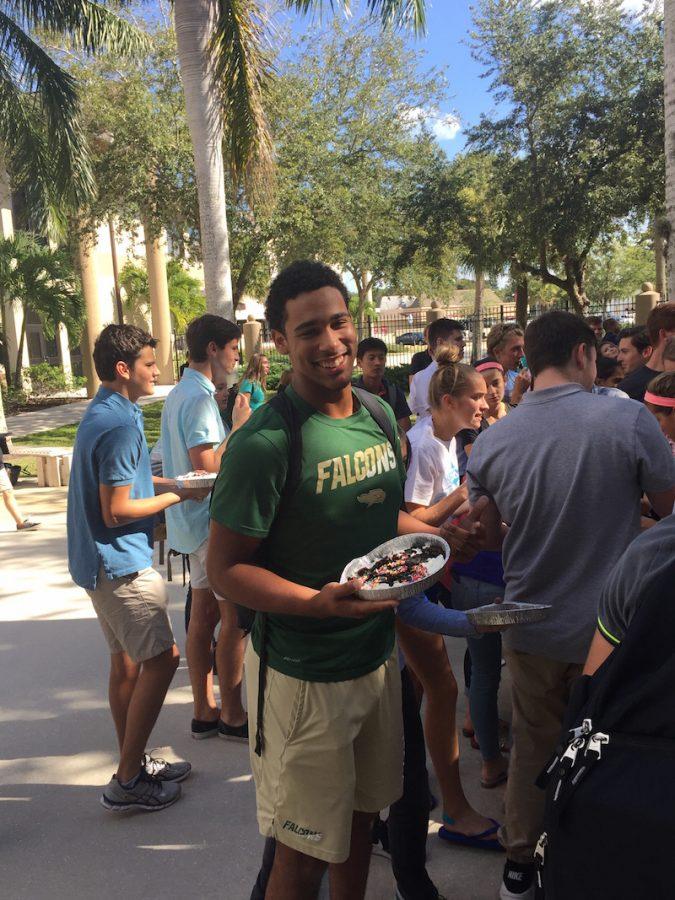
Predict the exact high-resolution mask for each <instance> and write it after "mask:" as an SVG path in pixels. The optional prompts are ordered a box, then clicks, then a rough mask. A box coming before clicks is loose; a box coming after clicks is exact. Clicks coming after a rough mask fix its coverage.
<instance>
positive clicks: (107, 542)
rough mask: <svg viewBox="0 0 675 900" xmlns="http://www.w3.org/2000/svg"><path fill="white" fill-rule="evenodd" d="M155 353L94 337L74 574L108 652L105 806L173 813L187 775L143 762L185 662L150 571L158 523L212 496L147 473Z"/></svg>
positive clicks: (119, 337)
mask: <svg viewBox="0 0 675 900" xmlns="http://www.w3.org/2000/svg"><path fill="white" fill-rule="evenodd" d="M156 344H157V341H156V340H155V339H154V338H153V337H152V336H151V335H149V334H147V333H146V332H144V331H141V329H139V328H135V327H134V326H132V325H108V327H107V328H104V329H103V331H102V332H101V334H100V335H99V336H98V339H97V341H96V344H95V346H94V365H95V367H96V373H97V375H98V377H99V378H100V379H101V387H100V388H99V391H98V393H97V394H96V396H95V397H94V399H93V400H92V401H91V403H90V404H89V407H88V409H87V412H86V413H85V415H84V417H83V419H82V422H81V423H80V426H79V428H78V430H77V436H76V438H75V447H74V450H73V464H72V472H71V477H70V485H69V489H68V516H67V530H68V568H69V570H70V574H71V576H72V578H73V581H74V582H75V583H76V584H78V585H80V587H82V588H84V589H85V590H86V591H87V593H88V594H89V597H90V598H91V601H92V603H93V605H94V609H95V610H96V615H97V616H98V620H99V622H100V624H101V628H102V630H103V633H104V635H105V637H106V640H107V641H108V645H109V648H110V681H109V702H110V710H111V713H112V717H113V721H114V723H115V730H116V732H117V739H118V742H119V747H120V761H119V765H118V767H117V772H116V773H115V775H113V777H112V779H111V781H110V783H109V784H108V785H107V786H106V788H105V789H104V791H103V795H102V797H101V803H102V805H103V806H104V807H105V808H106V809H109V810H116V811H117V810H125V809H129V808H131V807H134V808H139V809H147V810H156V809H163V808H164V807H166V806H169V805H170V804H172V803H174V802H175V801H176V800H178V798H179V797H180V793H181V788H180V784H178V782H180V781H183V780H184V779H185V778H187V776H188V775H189V773H190V768H191V767H190V764H189V763H185V762H184V763H166V762H165V761H164V760H159V759H153V758H152V757H150V756H148V755H147V754H146V753H145V747H146V744H147V741H148V739H149V737H150V733H151V731H152V729H153V727H154V725H155V722H156V720H157V716H158V715H159V712H160V710H161V708H162V704H163V702H164V697H165V695H166V692H167V689H168V687H169V684H170V683H171V679H172V678H173V675H174V672H175V671H176V669H177V667H178V663H179V659H180V657H179V653H178V648H177V647H176V645H175V643H174V639H173V632H172V630H171V623H170V621H169V616H168V612H167V595H166V588H165V585H164V582H163V580H162V577H161V576H160V574H159V573H158V572H156V571H155V570H154V569H153V568H152V530H153V516H154V515H155V514H156V513H158V512H161V511H162V510H165V509H168V508H169V507H170V506H173V505H174V504H177V503H181V502H182V501H183V500H201V499H203V498H204V497H205V496H206V494H207V493H208V492H207V491H204V490H201V491H195V490H178V489H177V488H176V485H175V482H173V481H171V480H170V479H163V478H153V475H152V472H151V470H150V455H149V453H148V446H147V444H146V441H145V435H144V432H143V414H142V412H141V410H140V409H139V407H138V406H137V405H136V401H137V400H138V399H139V398H140V397H143V396H145V395H147V394H152V393H154V390H155V383H156V379H157V375H158V369H157V364H156V362H155V353H154V347H155V346H156ZM191 505H192V504H191Z"/></svg>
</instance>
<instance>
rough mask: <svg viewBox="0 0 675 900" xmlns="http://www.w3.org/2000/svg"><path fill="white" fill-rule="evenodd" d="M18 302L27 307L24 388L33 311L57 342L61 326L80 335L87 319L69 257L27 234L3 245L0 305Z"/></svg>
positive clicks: (17, 375)
mask: <svg viewBox="0 0 675 900" xmlns="http://www.w3.org/2000/svg"><path fill="white" fill-rule="evenodd" d="M8 300H18V301H19V302H20V303H21V304H22V306H23V319H22V326H21V337H20V339H19V349H18V353H17V358H16V365H15V367H14V385H15V387H17V388H18V387H21V383H22V374H23V373H22V368H21V361H22V359H23V348H24V344H25V342H26V320H27V318H28V313H29V311H32V312H34V313H37V315H38V317H39V319H40V322H41V323H42V328H43V330H44V333H45V335H46V336H47V337H48V338H53V337H54V333H55V330H56V328H57V327H58V325H59V323H60V322H63V323H64V325H65V326H66V327H67V328H68V330H69V331H70V332H71V333H77V331H78V330H79V329H80V328H81V326H82V322H83V319H84V305H83V301H82V295H81V293H80V287H79V284H78V281H77V278H76V277H75V273H74V271H73V267H72V263H71V261H70V258H69V257H68V255H67V254H66V253H65V252H63V251H60V250H50V249H49V248H48V247H45V246H41V245H40V244H39V243H38V242H37V240H36V239H35V237H34V236H33V235H31V234H28V233H27V232H25V231H20V232H17V234H16V235H15V236H14V237H13V238H7V239H5V240H3V241H0V302H2V304H3V308H4V303H6V302H7V301H8Z"/></svg>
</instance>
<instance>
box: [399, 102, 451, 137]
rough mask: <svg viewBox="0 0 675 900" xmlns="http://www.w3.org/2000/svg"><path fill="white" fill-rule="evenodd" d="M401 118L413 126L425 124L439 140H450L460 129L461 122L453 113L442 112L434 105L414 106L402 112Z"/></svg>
mask: <svg viewBox="0 0 675 900" xmlns="http://www.w3.org/2000/svg"><path fill="white" fill-rule="evenodd" d="M402 119H403V120H404V122H407V123H408V124H409V125H411V126H412V127H413V128H415V127H418V126H421V125H426V126H427V128H429V129H430V131H431V132H432V133H433V134H434V135H435V136H436V137H437V138H438V140H439V141H452V140H454V139H455V138H456V137H457V135H458V133H459V132H460V131H461V130H462V123H461V122H460V120H459V117H458V116H456V115H455V114H454V113H442V112H441V111H440V110H439V109H438V108H437V107H435V106H428V107H423V106H415V107H412V108H411V109H407V110H405V111H404V112H403V114H402Z"/></svg>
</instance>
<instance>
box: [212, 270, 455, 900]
mask: <svg viewBox="0 0 675 900" xmlns="http://www.w3.org/2000/svg"><path fill="white" fill-rule="evenodd" d="M348 296H349V295H348V292H347V289H346V287H345V285H344V284H343V282H342V281H341V279H340V278H339V276H338V275H337V274H336V273H335V272H333V270H332V269H330V268H329V267H328V266H325V265H323V264H321V263H318V262H313V261H305V262H297V263H294V264H292V265H291V266H289V267H288V268H287V269H285V270H284V271H282V272H281V273H280V274H279V275H278V276H277V278H276V279H275V280H274V282H273V283H272V286H271V288H270V292H269V296H268V299H267V307H266V314H267V320H268V323H269V325H270V328H271V330H272V334H273V336H274V341H275V343H276V346H277V349H278V350H280V351H281V352H282V353H285V354H288V355H289V356H290V361H291V365H292V367H293V376H292V380H291V384H290V385H289V386H288V387H287V388H286V391H285V393H284V397H285V398H286V400H287V401H288V402H289V403H290V404H292V407H293V409H294V411H295V414H296V416H297V417H298V424H299V429H300V434H301V441H302V464H301V472H300V477H299V479H298V482H297V486H296V488H295V490H294V491H293V492H292V493H290V495H289V494H288V493H287V492H285V486H286V483H287V478H288V476H289V469H290V465H289V452H290V450H291V435H290V431H289V428H288V426H287V424H286V421H285V420H284V418H283V417H282V415H281V414H280V413H279V412H278V411H277V409H276V408H275V407H274V406H273V405H271V404H268V406H267V407H265V408H263V409H261V410H259V411H258V412H257V414H256V416H255V422H253V421H251V422H249V423H247V424H246V425H244V427H243V428H241V429H240V430H239V432H238V433H237V434H236V435H234V436H233V438H232V440H231V442H230V444H229V445H228V448H227V452H226V454H225V456H224V458H223V466H222V469H221V474H220V477H219V479H218V482H217V483H216V486H215V489H214V494H213V499H212V503H211V518H212V522H211V534H210V539H209V551H208V563H207V570H208V574H209V579H210V581H211V584H212V585H213V587H214V589H215V590H217V591H218V592H219V593H220V592H222V593H223V594H224V595H225V596H227V597H230V598H232V599H233V600H235V601H236V602H238V603H241V604H242V605H245V606H248V607H250V608H251V609H254V610H257V611H258V613H264V614H265V615H264V616H261V615H260V614H258V615H257V616H256V621H255V625H254V627H253V631H252V642H251V644H250V645H249V649H248V650H247V655H246V673H247V691H248V708H249V709H250V710H255V709H258V710H259V711H262V726H263V727H262V734H261V735H260V737H261V738H262V740H261V741H260V743H259V745H258V746H257V747H255V749H254V746H255V745H254V741H253V735H251V743H250V746H251V763H252V768H253V775H254V779H255V783H256V797H257V806H258V822H259V826H260V830H261V833H262V834H264V835H266V836H268V837H272V836H273V837H275V838H276V841H277V851H276V854H275V859H274V865H273V869H272V874H271V877H270V881H269V884H268V886H267V892H266V895H265V896H266V900H279V898H281V897H283V898H285V900H289V898H297V900H312V898H314V897H316V896H317V892H318V889H319V884H320V881H321V877H322V874H323V871H324V869H325V867H326V865H327V864H329V865H330V868H331V872H330V877H331V896H332V897H333V898H334V900H359V898H362V897H363V896H364V894H365V886H366V881H367V877H368V866H369V860H370V850H371V844H370V829H371V823H372V820H373V816H374V814H375V813H376V812H377V811H378V810H380V809H382V808H384V807H385V806H389V805H390V804H391V803H393V802H394V801H395V800H397V799H398V797H399V796H400V795H401V785H402V735H401V695H400V678H399V667H398V660H397V658H396V653H395V650H394V607H395V605H396V604H395V603H393V602H382V601H381V602H375V601H361V600H358V599H357V598H356V597H355V596H354V595H353V591H354V584H344V585H340V584H338V583H337V582H338V580H339V577H340V573H341V572H342V569H343V568H344V566H345V565H346V564H347V563H348V562H349V561H350V560H351V559H354V558H355V557H359V556H361V555H363V554H364V553H366V552H367V551H368V550H370V549H372V548H373V547H375V546H377V545H378V544H380V543H382V542H383V541H386V540H389V539H391V538H393V537H395V536H396V534H397V532H404V533H406V532H414V531H420V530H423V531H434V532H435V533H437V532H436V531H435V529H432V528H430V527H429V526H424V525H422V523H420V522H418V521H417V520H415V519H412V517H410V516H408V515H407V514H406V513H403V512H400V507H401V503H402V499H403V488H402V485H403V472H402V466H401V461H400V452H399V451H398V447H397V449H396V450H394V448H393V447H392V446H391V445H390V444H389V441H388V439H387V437H386V435H385V434H384V433H383V431H382V430H381V429H380V427H379V425H378V424H377V423H376V421H375V419H374V418H373V416H372V415H371V414H370V413H369V412H368V410H366V409H365V407H364V406H362V405H361V404H360V403H359V401H358V398H357V397H356V395H355V394H354V393H353V391H352V385H351V377H352V371H353V366H354V357H355V352H356V334H355V329H354V324H353V322H352V319H351V316H350V314H349V310H348V307H347V303H348ZM379 402H381V401H379ZM381 407H382V410H383V411H384V412H385V413H386V415H387V416H388V418H389V420H390V425H391V427H392V429H394V428H395V423H394V417H393V412H392V410H391V409H390V408H389V407H388V406H387V405H386V404H384V403H383V402H381ZM261 657H262V658H264V660H265V661H266V664H267V667H268V673H267V677H266V688H265V691H264V703H263V702H262V699H261V702H260V706H259V693H258V688H259V674H260V671H259V667H260V660H261ZM256 750H259V751H260V752H259V753H258V752H256Z"/></svg>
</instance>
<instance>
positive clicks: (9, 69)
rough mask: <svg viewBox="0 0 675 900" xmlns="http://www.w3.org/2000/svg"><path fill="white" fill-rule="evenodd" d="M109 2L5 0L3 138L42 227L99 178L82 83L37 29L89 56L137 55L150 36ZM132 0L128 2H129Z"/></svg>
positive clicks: (0, 96) (0, 69)
mask: <svg viewBox="0 0 675 900" xmlns="http://www.w3.org/2000/svg"><path fill="white" fill-rule="evenodd" d="M105 3H106V0H100V2H95V0H0V144H1V145H2V147H3V154H4V157H5V160H4V161H5V164H6V166H7V169H8V170H9V171H10V173H11V175H12V179H13V182H14V184H15V185H21V186H23V187H24V189H25V190H26V192H27V195H28V196H27V206H28V207H29V208H32V209H39V210H41V213H42V215H41V221H39V222H38V223H36V224H37V225H39V227H40V229H41V230H42V229H44V228H45V227H46V226H47V225H48V224H51V225H54V224H55V223H58V222H60V223H61V224H63V216H64V212H63V211H64V209H67V208H70V209H76V208H77V207H78V206H79V205H80V204H82V203H83V202H85V201H86V200H87V199H88V198H90V197H91V195H92V193H93V191H94V182H93V177H92V172H91V166H90V162H89V154H88V151H87V145H86V141H85V137H84V134H83V132H82V129H81V127H80V124H79V121H78V112H79V105H78V97H77V84H76V82H75V79H74V78H73V76H72V75H70V74H69V73H68V72H66V71H65V70H64V69H63V68H61V67H60V66H59V65H58V63H57V62H56V61H55V60H54V59H53V58H52V56H50V54H49V53H48V52H47V50H45V48H44V46H43V44H41V43H40V40H39V39H38V37H37V36H36V35H38V34H39V35H46V36H50V35H51V36H55V37H58V38H60V39H66V40H67V41H68V42H69V43H70V44H71V45H72V46H73V47H74V48H75V49H76V50H78V51H81V52H84V53H87V54H91V53H95V52H97V51H99V50H110V51H114V52H115V53H118V54H123V55H128V54H131V53H136V52H138V51H140V50H141V49H143V48H144V47H145V42H146V39H145V37H144V36H143V35H142V33H141V32H139V31H138V30H137V29H136V28H134V27H133V26H132V25H131V24H130V23H129V22H126V21H125V20H124V19H122V18H120V17H119V16H118V15H116V14H115V13H114V12H112V11H111V10H110V9H106V6H105ZM128 3H129V0H122V2H121V4H117V5H122V6H124V5H127V4H128Z"/></svg>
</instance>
